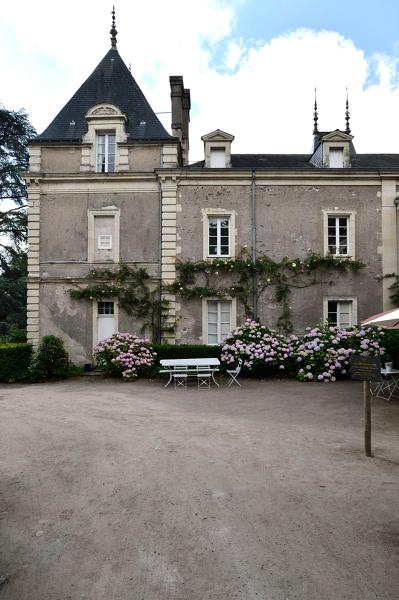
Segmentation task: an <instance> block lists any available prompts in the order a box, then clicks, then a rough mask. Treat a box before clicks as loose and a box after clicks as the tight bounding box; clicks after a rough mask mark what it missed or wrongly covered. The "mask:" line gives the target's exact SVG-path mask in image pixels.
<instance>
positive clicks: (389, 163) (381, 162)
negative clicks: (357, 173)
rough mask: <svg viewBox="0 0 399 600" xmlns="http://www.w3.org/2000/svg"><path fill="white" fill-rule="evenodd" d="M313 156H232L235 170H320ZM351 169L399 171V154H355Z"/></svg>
mask: <svg viewBox="0 0 399 600" xmlns="http://www.w3.org/2000/svg"><path fill="white" fill-rule="evenodd" d="M311 156H312V155H311V154H232V155H231V166H232V168H233V169H270V170H280V169H281V170H286V171H292V170H295V171H297V170H298V171H312V170H313V171H314V170H319V169H320V168H321V167H316V166H314V165H312V164H311V163H310V162H309V159H310V158H311ZM187 168H188V169H189V170H199V169H204V168H205V167H204V161H203V160H201V161H199V162H196V163H193V164H192V165H189V167H187ZM326 168H327V167H326ZM350 169H351V170H353V169H358V170H376V169H383V170H385V169H388V170H389V169H394V170H399V154H355V155H353V156H351V167H350ZM212 170H214V169H212Z"/></svg>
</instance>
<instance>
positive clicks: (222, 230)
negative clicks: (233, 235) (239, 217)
mask: <svg viewBox="0 0 399 600" xmlns="http://www.w3.org/2000/svg"><path fill="white" fill-rule="evenodd" d="M229 254H230V218H229V217H208V256H229Z"/></svg>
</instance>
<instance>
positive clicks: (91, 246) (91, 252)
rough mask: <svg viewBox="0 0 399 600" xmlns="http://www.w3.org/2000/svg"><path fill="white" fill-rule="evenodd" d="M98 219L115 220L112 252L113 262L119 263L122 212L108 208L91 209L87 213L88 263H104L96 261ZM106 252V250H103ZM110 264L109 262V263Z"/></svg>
mask: <svg viewBox="0 0 399 600" xmlns="http://www.w3.org/2000/svg"><path fill="white" fill-rule="evenodd" d="M96 217H113V218H114V228H113V233H112V252H113V257H112V260H113V262H115V263H118V262H119V239H120V233H119V232H120V210H119V208H116V207H115V208H114V207H106V208H103V209H98V210H92V209H89V210H88V211H87V219H88V224H87V228H88V232H87V233H88V240H87V242H88V244H87V262H89V263H94V262H102V261H99V260H95V259H94V257H95V251H96V247H97V241H98V240H96V231H95V218H96ZM101 250H104V248H101ZM107 262H108V261H107Z"/></svg>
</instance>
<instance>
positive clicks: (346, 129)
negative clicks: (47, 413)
mask: <svg viewBox="0 0 399 600" xmlns="http://www.w3.org/2000/svg"><path fill="white" fill-rule="evenodd" d="M349 119H350V114H349V99H348V88H346V105H345V121H346V127H345V133H348V134H349V133H350V132H351V128H350V126H349Z"/></svg>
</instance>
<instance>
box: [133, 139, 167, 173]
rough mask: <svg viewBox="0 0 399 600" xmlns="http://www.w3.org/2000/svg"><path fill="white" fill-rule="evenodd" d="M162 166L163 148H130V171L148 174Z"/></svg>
mask: <svg viewBox="0 0 399 600" xmlns="http://www.w3.org/2000/svg"><path fill="white" fill-rule="evenodd" d="M160 166H161V146H154V145H151V146H145V145H142V144H140V145H139V146H129V169H130V171H137V172H146V171H153V170H154V169H159V168H160Z"/></svg>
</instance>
